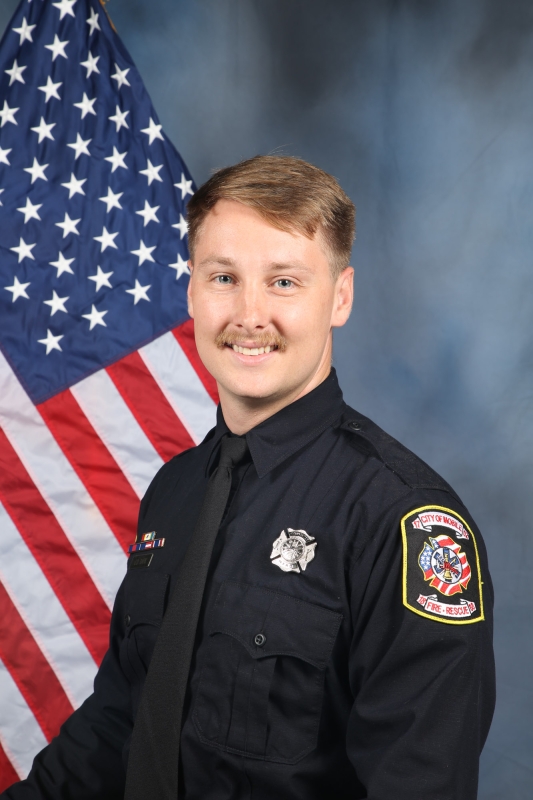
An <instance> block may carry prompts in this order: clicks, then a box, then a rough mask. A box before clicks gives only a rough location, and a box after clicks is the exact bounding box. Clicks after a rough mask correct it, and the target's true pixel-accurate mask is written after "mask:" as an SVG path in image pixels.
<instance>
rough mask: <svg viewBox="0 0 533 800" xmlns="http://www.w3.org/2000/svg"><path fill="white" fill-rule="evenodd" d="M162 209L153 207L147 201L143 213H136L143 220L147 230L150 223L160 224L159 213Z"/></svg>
mask: <svg viewBox="0 0 533 800" xmlns="http://www.w3.org/2000/svg"><path fill="white" fill-rule="evenodd" d="M160 207H161V206H151V205H150V203H149V202H148V200H145V201H144V209H143V210H142V211H136V212H135V213H136V214H138V215H139V216H140V217H142V218H143V228H146V226H147V225H148V223H149V222H159V219H158V217H157V212H158V211H159V209H160Z"/></svg>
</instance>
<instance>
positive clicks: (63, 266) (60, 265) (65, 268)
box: [49, 253, 74, 278]
mask: <svg viewBox="0 0 533 800" xmlns="http://www.w3.org/2000/svg"><path fill="white" fill-rule="evenodd" d="M73 261H74V259H73V258H65V256H64V255H63V253H59V255H58V257H57V261H50V262H49V263H50V266H51V267H55V268H56V269H57V275H56V278H59V277H60V276H61V275H62V274H63V273H64V272H68V273H70V275H74V270H73V269H71V266H70V265H71V264H72V262H73Z"/></svg>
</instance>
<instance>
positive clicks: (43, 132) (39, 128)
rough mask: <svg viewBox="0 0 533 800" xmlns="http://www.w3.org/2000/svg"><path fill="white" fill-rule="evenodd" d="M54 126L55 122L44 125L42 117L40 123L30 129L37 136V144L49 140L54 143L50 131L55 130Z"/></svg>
mask: <svg viewBox="0 0 533 800" xmlns="http://www.w3.org/2000/svg"><path fill="white" fill-rule="evenodd" d="M55 125H56V123H55V122H49V123H46V122H45V121H44V117H41V121H40V122H39V124H38V125H36V126H35V128H32V129H31V130H32V131H35V133H38V134H39V144H41V142H42V141H43V139H51V140H52V141H54V137H53V136H52V133H51V131H52V128H55Z"/></svg>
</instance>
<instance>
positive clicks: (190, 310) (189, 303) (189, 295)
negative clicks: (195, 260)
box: [187, 259, 194, 319]
mask: <svg viewBox="0 0 533 800" xmlns="http://www.w3.org/2000/svg"><path fill="white" fill-rule="evenodd" d="M187 266H188V267H189V272H190V273H191V277H190V278H189V283H188V284H187V311H188V313H189V317H190V318H191V319H194V310H193V305H192V292H191V283H192V273H193V266H192V261H191V260H190V259H189V260H188V261H187Z"/></svg>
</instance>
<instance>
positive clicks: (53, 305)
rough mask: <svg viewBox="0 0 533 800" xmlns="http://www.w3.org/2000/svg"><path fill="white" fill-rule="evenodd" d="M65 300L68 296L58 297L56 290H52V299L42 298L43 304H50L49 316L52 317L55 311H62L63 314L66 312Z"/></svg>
mask: <svg viewBox="0 0 533 800" xmlns="http://www.w3.org/2000/svg"><path fill="white" fill-rule="evenodd" d="M67 300H68V297H59V296H58V294H57V292H56V291H53V292H52V299H51V300H43V303H44V305H45V306H50V316H51V317H53V316H54V314H55V313H56V311H63V313H64V314H68V311H67V309H66V308H65V303H66V302H67Z"/></svg>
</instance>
